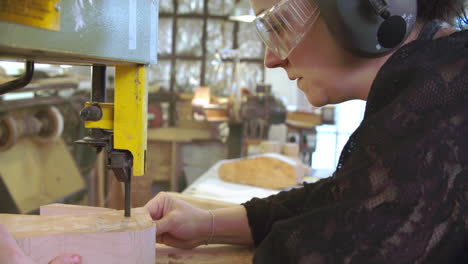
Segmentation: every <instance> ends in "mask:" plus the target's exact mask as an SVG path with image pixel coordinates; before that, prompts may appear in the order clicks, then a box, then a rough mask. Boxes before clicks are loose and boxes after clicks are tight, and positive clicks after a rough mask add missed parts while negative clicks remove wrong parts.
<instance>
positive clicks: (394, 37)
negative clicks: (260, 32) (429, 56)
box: [310, 0, 417, 57]
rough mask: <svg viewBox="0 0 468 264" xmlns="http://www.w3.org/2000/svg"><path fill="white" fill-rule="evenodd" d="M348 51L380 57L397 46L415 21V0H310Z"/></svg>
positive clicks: (403, 39)
mask: <svg viewBox="0 0 468 264" xmlns="http://www.w3.org/2000/svg"><path fill="white" fill-rule="evenodd" d="M310 1H311V2H315V3H316V4H317V5H318V7H319V9H320V14H321V17H322V19H323V20H324V21H325V23H326V24H327V26H328V29H329V30H330V32H331V33H332V35H333V37H334V38H335V39H336V40H338V42H339V43H340V44H341V45H342V46H343V47H344V48H345V49H346V50H348V51H349V52H351V53H353V54H355V55H357V56H361V57H380V56H384V55H385V54H388V53H389V52H391V51H393V50H395V49H396V48H398V47H399V46H400V45H401V44H402V43H403V42H404V41H405V40H406V39H407V38H408V36H409V34H410V33H411V30H412V29H413V27H414V24H415V23H416V16H417V0H310Z"/></svg>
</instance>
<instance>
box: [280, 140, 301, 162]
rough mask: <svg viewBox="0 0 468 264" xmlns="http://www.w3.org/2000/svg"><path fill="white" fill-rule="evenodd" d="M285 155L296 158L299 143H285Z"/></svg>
mask: <svg viewBox="0 0 468 264" xmlns="http://www.w3.org/2000/svg"><path fill="white" fill-rule="evenodd" d="M282 153H283V154H284V155H285V156H287V157H290V158H296V157H298V156H299V145H298V144H297V143H286V144H284V145H283V152H282Z"/></svg>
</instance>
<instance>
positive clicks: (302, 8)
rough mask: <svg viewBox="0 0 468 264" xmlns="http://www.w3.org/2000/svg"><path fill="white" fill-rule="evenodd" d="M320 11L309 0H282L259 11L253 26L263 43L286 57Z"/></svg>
mask: <svg viewBox="0 0 468 264" xmlns="http://www.w3.org/2000/svg"><path fill="white" fill-rule="evenodd" d="M319 14H320V12H319V9H318V7H317V5H315V4H314V3H311V0H282V1H281V2H279V3H277V4H276V5H274V6H273V7H272V8H270V9H268V10H265V11H263V12H262V13H260V14H259V15H258V16H257V17H256V18H255V20H254V23H255V28H256V29H257V33H258V35H259V36H260V38H261V39H262V40H263V42H264V43H265V45H266V46H267V47H268V48H269V49H270V50H271V51H273V52H274V53H275V55H276V56H278V57H279V58H281V59H282V60H284V59H286V58H287V57H288V56H289V54H290V53H291V52H292V51H293V50H294V48H295V47H296V46H297V44H299V42H300V41H301V40H302V38H303V37H304V35H305V34H306V33H307V31H309V29H310V28H311V27H312V25H313V24H314V22H315V20H316V19H317V18H318V16H319Z"/></svg>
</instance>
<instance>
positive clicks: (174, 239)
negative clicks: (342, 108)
mask: <svg viewBox="0 0 468 264" xmlns="http://www.w3.org/2000/svg"><path fill="white" fill-rule="evenodd" d="M288 1H296V0H288ZM251 4H252V7H253V9H254V11H255V12H256V14H257V15H260V14H261V13H262V12H264V10H268V9H270V8H271V7H273V6H274V5H275V4H278V1H277V0H251ZM465 5H466V0H419V1H418V17H417V21H416V25H415V27H414V28H413V29H412V31H411V32H410V34H409V37H408V38H407V39H406V40H405V42H404V45H403V46H402V47H401V48H399V49H397V50H396V51H393V52H391V53H389V54H387V55H385V56H381V57H377V58H365V57H361V56H356V55H354V54H352V53H350V52H349V51H347V49H345V48H344V47H343V45H341V44H340V43H338V41H337V40H336V36H335V37H334V36H333V34H332V33H331V32H330V31H329V28H328V27H327V25H326V23H325V21H324V19H323V18H322V17H321V16H319V17H318V18H317V19H315V20H314V19H313V20H311V21H310V27H309V28H308V29H307V31H306V32H304V33H305V34H304V36H303V37H302V38H298V39H297V40H298V41H297V43H291V44H288V45H286V46H285V47H283V49H282V50H281V49H275V47H273V46H271V43H266V44H267V46H268V49H267V51H266V54H265V65H266V66H267V67H270V68H275V67H282V68H284V69H285V71H286V72H287V74H288V76H289V78H290V79H293V80H294V79H297V80H298V87H299V88H300V89H301V90H302V91H304V93H305V94H306V96H307V98H308V100H309V102H310V103H312V104H313V105H315V106H323V105H326V104H336V103H340V102H343V101H346V100H351V99H362V100H367V101H368V103H367V107H366V113H365V117H364V120H363V122H362V123H361V125H360V126H359V128H358V129H357V130H356V131H355V132H354V133H353V135H352V136H351V137H350V140H349V141H348V143H347V145H346V146H345V148H344V150H343V152H342V154H341V157H340V161H339V164H338V167H337V170H336V172H335V173H334V175H333V177H330V178H328V179H324V180H321V181H319V182H317V183H314V184H305V186H304V188H301V189H296V190H292V191H288V192H282V193H279V194H278V195H274V196H271V197H269V198H266V199H256V198H255V199H252V200H251V201H248V202H246V203H245V204H243V205H240V206H236V207H232V208H224V209H218V210H213V211H205V210H201V209H198V208H195V207H193V206H191V205H189V204H187V203H185V202H183V201H180V200H178V199H176V198H173V197H171V196H170V195H168V194H165V193H160V194H158V195H157V196H156V197H155V198H153V199H152V200H151V201H149V202H148V203H147V205H146V207H147V208H148V210H149V211H150V213H151V216H152V217H153V219H155V220H156V225H157V241H158V242H160V243H164V244H167V245H170V246H174V247H180V248H193V247H196V246H198V245H201V244H205V243H229V244H240V245H254V246H255V247H256V248H257V250H256V253H255V258H254V262H256V263H467V262H466V261H467V254H468V248H467V243H468V235H467V234H468V232H467V230H468V218H467V212H468V207H467V206H468V205H467V198H468V190H467V188H468V187H467V186H468V182H467V177H468V176H467V174H468V173H467V165H468V142H466V139H465V138H467V137H466V135H468V120H467V119H468V107H466V106H465V105H467V102H468V92H467V91H468V32H467V31H461V32H456V30H455V29H453V28H452V27H442V28H440V27H439V25H440V24H439V23H435V22H433V21H434V20H439V21H442V22H452V21H453V19H454V18H455V16H457V15H459V14H460V13H461V11H462V10H464V6H465ZM319 11H320V10H319ZM273 51H275V52H273ZM285 56H286V57H285ZM188 220H189V221H188ZM0 260H1V258H0ZM0 262H1V261H0ZM2 263H3V262H2Z"/></svg>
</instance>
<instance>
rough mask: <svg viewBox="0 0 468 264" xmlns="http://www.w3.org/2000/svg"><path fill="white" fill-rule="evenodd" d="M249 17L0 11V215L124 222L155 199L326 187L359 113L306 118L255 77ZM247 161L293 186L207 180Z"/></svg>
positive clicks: (167, 9)
mask: <svg viewBox="0 0 468 264" xmlns="http://www.w3.org/2000/svg"><path fill="white" fill-rule="evenodd" d="M253 15H254V14H253V12H252V10H251V8H250V5H249V2H248V0H236V1H225V0H197V1H193V0H177V1H161V2H159V3H158V1H154V0H153V1H139V0H125V1H120V0H119V1H92V0H44V1H9V0H4V1H1V3H0V35H1V37H0V164H1V165H0V213H11V214H38V212H39V208H40V206H42V205H46V204H51V203H65V204H75V205H86V206H97V207H107V208H113V209H119V210H124V211H125V215H126V216H129V215H130V213H131V212H130V208H132V207H141V206H143V205H144V204H145V203H146V202H147V201H148V200H150V199H151V198H152V197H153V196H154V195H156V194H157V193H158V192H161V191H165V192H174V193H180V194H181V195H185V196H189V197H196V198H203V199H211V200H217V201H221V202H227V203H234V204H239V203H242V202H245V201H247V200H250V199H251V198H253V197H266V196H269V195H271V194H275V193H278V192H280V191H281V190H285V189H290V188H295V187H297V186H300V185H301V184H302V182H303V181H305V182H314V181H317V180H318V179H320V178H325V177H328V176H330V175H331V173H333V171H334V168H335V166H336V164H337V161H338V157H339V153H340V152H341V149H342V148H343V146H344V144H345V142H346V141H347V139H348V138H349V136H350V135H351V133H352V131H354V129H355V128H356V127H357V126H358V125H359V123H360V121H361V120H362V117H363V113H364V102H362V101H352V102H348V103H344V104H341V105H337V106H333V105H331V106H326V107H322V108H316V107H312V106H311V105H310V104H309V103H308V102H307V100H306V99H305V96H304V95H303V94H302V92H301V91H300V90H299V89H297V85H296V82H295V81H290V80H289V79H288V76H287V74H286V73H285V72H284V71H283V70H281V69H267V68H266V67H265V66H264V64H263V54H264V52H265V46H264V45H263V43H262V41H261V40H260V39H259V38H258V37H257V35H256V32H255V28H254V26H253V25H252V17H253ZM255 157H270V158H275V159H278V160H282V162H285V163H288V164H294V166H300V167H301V172H300V173H299V174H300V175H296V176H297V178H294V180H292V181H289V180H283V179H282V177H289V176H288V175H275V177H277V178H278V179H276V178H269V176H268V175H258V178H256V177H257V175H255V174H252V175H250V174H249V178H248V179H238V178H236V175H234V176H233V177H231V176H232V175H231V176H230V175H229V173H228V172H227V174H226V175H227V176H225V177H223V176H222V175H219V173H220V172H222V171H223V170H218V169H219V168H220V167H221V166H222V165H223V164H231V163H232V164H231V165H232V166H234V167H235V166H237V165H236V164H241V163H236V162H239V161H244V160H249V159H252V158H255ZM239 166H240V167H238V168H234V170H237V169H239V170H241V169H242V165H239ZM258 166H268V163H261V160H259V164H258ZM226 168H227V167H226ZM296 173H298V172H296ZM231 174H232V173H231ZM246 175H247V174H246ZM274 181H277V183H278V184H272V182H274Z"/></svg>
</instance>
